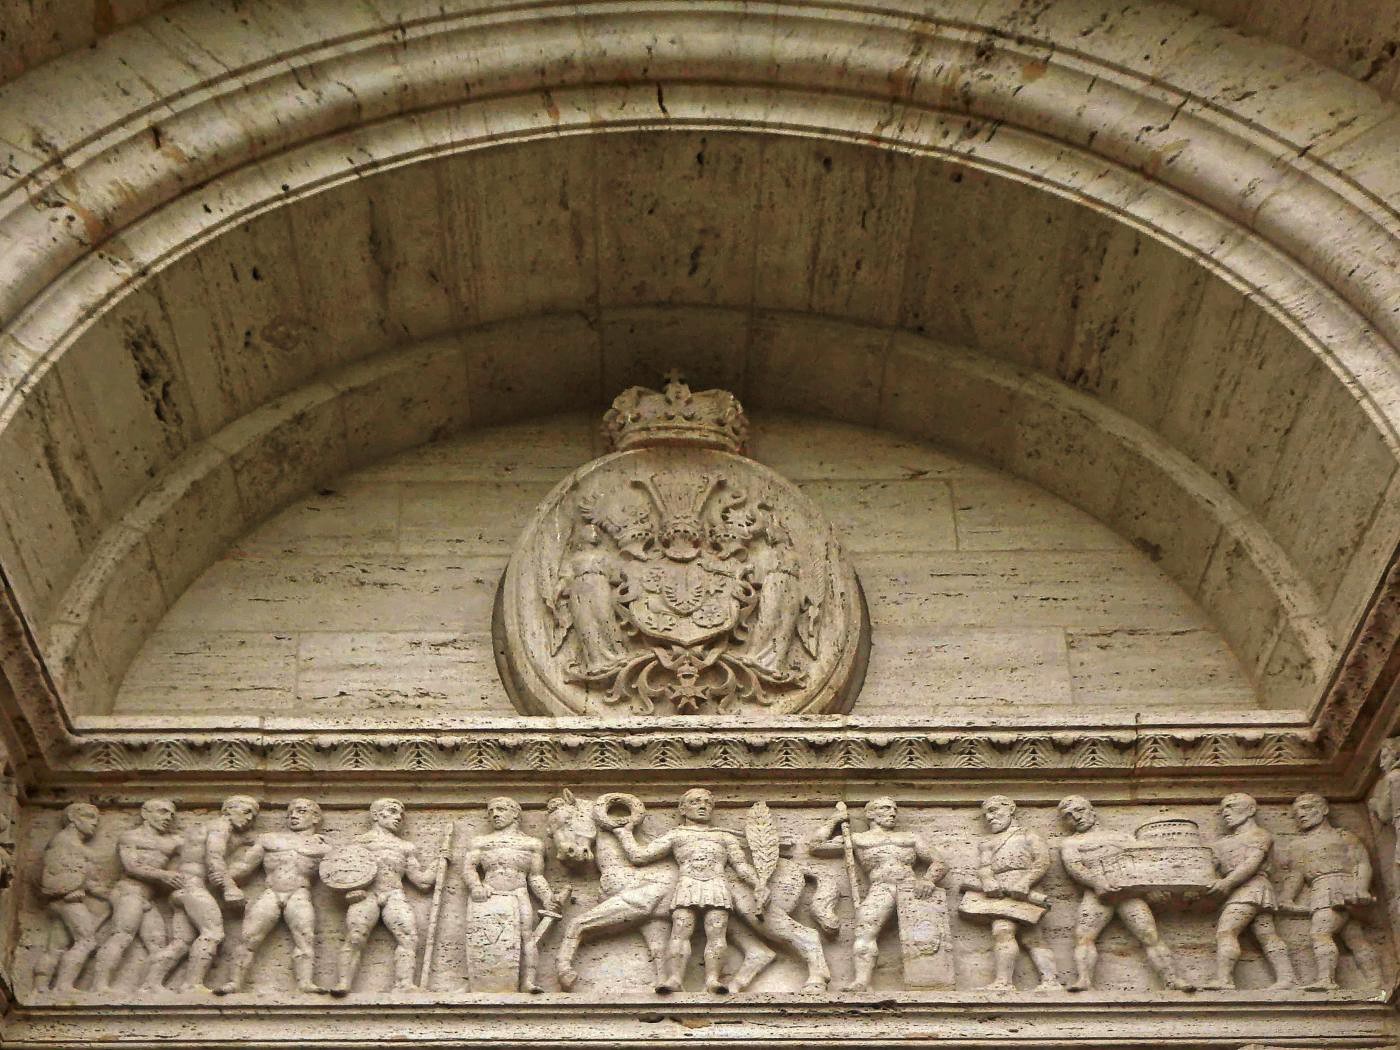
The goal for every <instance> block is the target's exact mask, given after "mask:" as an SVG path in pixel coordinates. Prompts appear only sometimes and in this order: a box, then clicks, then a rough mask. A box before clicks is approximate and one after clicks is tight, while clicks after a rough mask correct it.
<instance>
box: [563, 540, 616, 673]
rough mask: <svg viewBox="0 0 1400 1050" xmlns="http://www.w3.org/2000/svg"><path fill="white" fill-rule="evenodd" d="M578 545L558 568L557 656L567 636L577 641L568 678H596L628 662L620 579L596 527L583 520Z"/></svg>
mask: <svg viewBox="0 0 1400 1050" xmlns="http://www.w3.org/2000/svg"><path fill="white" fill-rule="evenodd" d="M575 534H576V535H577V537H578V541H577V544H578V545H577V546H576V547H575V548H574V549H573V551H572V552H571V553H570V554H569V555H568V556H567V558H566V559H565V561H564V564H563V565H562V566H561V567H560V573H559V582H558V585H557V586H556V587H555V591H554V595H553V599H552V601H551V602H550V611H551V612H552V613H553V615H554V622H555V627H556V629H555V633H554V647H553V649H552V650H551V651H552V652H554V653H557V652H559V649H560V647H561V646H563V644H564V642H565V640H566V639H567V638H568V636H569V632H570V631H573V632H574V633H575V635H576V636H577V638H578V649H579V656H578V658H577V659H576V660H574V661H572V662H571V663H570V665H569V673H570V674H572V675H576V676H577V677H579V678H585V679H587V678H596V677H599V676H604V675H607V674H610V673H612V672H614V671H616V670H618V669H619V668H620V667H621V666H622V665H623V664H625V663H626V662H627V650H626V640H625V639H624V638H623V636H622V628H621V627H620V626H619V624H618V622H617V612H616V604H617V590H616V588H617V586H618V585H619V584H621V582H622V574H621V573H620V572H619V571H618V569H617V567H616V566H615V565H614V564H613V558H612V556H611V555H610V554H609V553H608V551H607V550H606V549H604V547H603V546H602V544H603V536H602V533H601V532H599V530H598V527H597V526H596V525H594V524H592V523H590V522H588V521H584V522H583V523H582V524H581V525H580V526H579V528H578V529H576V530H575Z"/></svg>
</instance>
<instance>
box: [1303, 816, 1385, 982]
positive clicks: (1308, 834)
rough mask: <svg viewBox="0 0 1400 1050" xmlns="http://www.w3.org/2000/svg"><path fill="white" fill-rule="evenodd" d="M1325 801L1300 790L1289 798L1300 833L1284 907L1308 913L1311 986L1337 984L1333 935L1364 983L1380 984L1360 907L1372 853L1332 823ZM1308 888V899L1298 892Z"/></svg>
mask: <svg viewBox="0 0 1400 1050" xmlns="http://www.w3.org/2000/svg"><path fill="white" fill-rule="evenodd" d="M1328 810H1329V807H1328V805H1327V800H1326V799H1324V798H1323V797H1322V796H1321V795H1314V794H1304V795H1299V796H1298V797H1297V798H1296V799H1294V800H1293V819H1294V821H1295V822H1296V823H1297V825H1298V830H1299V831H1300V832H1302V834H1300V835H1299V836H1298V837H1297V838H1296V839H1294V840H1293V843H1292V847H1291V849H1290V852H1289V856H1290V864H1289V868H1290V870H1289V872H1288V874H1287V876H1286V877H1285V878H1284V881H1283V893H1282V897H1283V901H1282V907H1283V909H1284V910H1287V911H1291V912H1293V913H1295V914H1299V913H1301V914H1305V915H1309V916H1310V917H1311V920H1312V923H1311V933H1312V948H1313V958H1314V959H1315V960H1316V964H1317V972H1316V975H1315V976H1314V977H1313V979H1312V981H1311V982H1310V983H1309V984H1308V987H1309V988H1313V989H1319V990H1324V991H1327V990H1331V989H1334V988H1337V987H1338V984H1337V957H1338V955H1339V951H1338V948H1337V938H1338V937H1340V938H1341V941H1342V943H1343V944H1345V945H1346V947H1347V949H1348V950H1349V951H1350V952H1351V955H1352V958H1353V959H1354V960H1355V961H1356V966H1357V968H1358V969H1359V970H1360V971H1361V975H1362V978H1363V980H1365V982H1366V984H1367V985H1370V986H1375V985H1377V984H1379V983H1380V976H1381V974H1380V959H1379V957H1378V956H1377V954H1376V949H1375V948H1374V947H1372V945H1371V941H1370V938H1368V937H1367V936H1366V930H1365V928H1364V927H1363V926H1362V922H1361V918H1360V916H1359V914H1358V913H1359V912H1360V911H1361V910H1363V909H1364V908H1366V907H1367V906H1368V905H1370V904H1372V903H1373V902H1374V900H1375V898H1374V897H1372V896H1371V858H1370V856H1369V855H1368V854H1367V852H1366V847H1365V845H1364V844H1363V843H1362V841H1361V840H1360V839H1358V838H1357V837H1356V836H1355V835H1353V834H1352V833H1351V832H1350V831H1344V830H1342V829H1341V828H1338V827H1334V826H1333V824H1332V822H1331V821H1330V820H1329V819H1328ZM1304 889H1306V890H1307V892H1308V896H1307V898H1306V900H1299V894H1300V893H1302V892H1303V890H1304Z"/></svg>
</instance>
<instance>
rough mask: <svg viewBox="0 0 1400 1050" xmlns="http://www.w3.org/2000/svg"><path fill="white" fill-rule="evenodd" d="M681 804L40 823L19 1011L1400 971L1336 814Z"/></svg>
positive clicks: (387, 802)
mask: <svg viewBox="0 0 1400 1050" xmlns="http://www.w3.org/2000/svg"><path fill="white" fill-rule="evenodd" d="M725 794H726V795H728V793H725ZM539 798H540V796H536V799H537V800H538V799H539ZM653 798H654V801H653V802H652V803H651V809H650V810H649V809H648V806H647V804H645V803H644V802H643V801H642V799H641V798H640V797H639V796H637V795H634V794H631V793H627V792H616V791H615V792H607V793H604V794H602V795H601V796H599V797H597V798H584V797H581V796H578V795H575V794H574V793H573V792H572V791H567V790H564V791H560V792H559V793H558V794H555V795H553V796H552V797H549V798H548V799H547V801H545V802H543V803H540V802H539V801H536V802H535V803H534V804H532V805H531V806H529V807H522V805H521V804H520V802H519V801H518V800H517V799H515V798H512V797H506V796H498V797H494V798H490V799H488V800H486V801H485V802H484V804H471V805H469V806H468V809H467V811H466V815H465V816H463V815H461V812H460V811H458V810H442V809H424V810H415V812H414V815H413V818H412V823H411V826H409V822H408V820H407V819H406V813H407V807H406V806H405V804H404V803H403V802H401V801H400V800H398V799H392V798H381V799H377V800H375V801H374V802H372V803H370V804H369V806H368V817H369V827H368V828H367V829H366V828H365V825H364V819H365V818H364V816H363V814H364V813H365V810H364V808H362V806H363V804H360V806H358V807H357V806H354V805H351V804H348V803H340V804H338V805H337V806H336V807H335V809H333V810H326V811H323V807H322V806H321V805H319V804H318V803H317V802H315V801H313V800H311V799H306V798H300V799H294V800H291V801H290V802H288V803H287V804H286V806H285V808H281V809H280V810H279V811H278V812H277V813H276V814H274V813H272V812H264V811H262V809H261V807H260V806H259V805H258V802H257V801H256V800H255V799H253V798H251V797H248V796H244V795H233V796H230V797H229V798H227V799H226V800H225V801H224V803H223V804H222V806H221V807H220V808H219V809H218V810H217V811H215V812H212V813H210V812H208V811H201V810H198V809H187V807H186V806H185V805H184V804H181V805H180V806H179V807H178V808H177V805H176V803H175V802H173V801H171V800H169V799H164V798H152V799H148V800H146V801H145V802H144V803H143V804H142V805H141V806H140V808H139V812H137V813H135V814H131V813H130V812H129V811H122V812H108V813H105V814H103V813H100V812H99V811H98V809H97V808H96V807H94V806H92V805H90V804H88V803H82V802H79V803H71V804H68V805H67V806H65V807H63V808H62V809H61V810H44V811H36V817H37V818H38V819H37V820H36V823H37V825H39V826H40V828H41V831H40V832H39V833H38V835H39V837H37V838H36V839H35V840H34V841H30V840H28V839H26V840H25V841H22V842H21V843H20V844H19V850H18V852H17V863H18V865H19V871H20V873H21V874H22V875H30V876H32V877H28V878H21V879H20V880H18V881H17V884H18V885H22V886H25V887H28V890H27V892H25V893H24V894H23V901H22V905H23V906H22V915H21V918H22V921H21V924H20V928H21V933H22V936H21V944H20V947H21V951H20V953H19V956H20V959H21V960H22V961H23V963H24V966H23V967H22V968H21V970H22V972H23V973H24V974H25V975H26V977H27V984H25V985H24V987H23V988H22V989H21V991H22V994H27V995H29V996H35V995H37V996H50V997H58V998H60V999H63V998H72V997H74V996H78V997H82V996H86V995H97V996H101V997H102V999H103V1001H107V1002H141V1001H144V1000H146V999H148V998H150V997H153V996H154V997H162V996H172V995H174V996H190V995H194V996H198V995H201V994H205V993H207V991H208V990H209V989H210V988H213V989H215V990H217V991H219V992H220V993H223V994H224V995H225V996H227V997H228V998H227V999H226V1001H228V1002H231V1003H232V1002H237V1001H239V998H240V997H246V996H253V997H255V998H256V999H259V1000H262V999H268V998H269V997H270V998H272V999H280V998H285V997H287V996H297V995H311V994H319V993H322V992H323V991H330V992H332V993H334V994H337V995H349V996H356V997H371V998H373V997H386V996H387V997H389V998H390V999H392V998H393V997H395V996H404V995H409V996H411V995H415V994H419V993H421V992H424V991H433V992H434V993H435V994H453V993H461V994H467V995H483V994H484V995H505V996H510V995H519V994H527V993H541V992H544V993H554V994H572V995H578V996H582V997H584V998H587V997H589V996H593V997H596V996H599V995H605V996H615V995H632V996H637V995H640V996H648V995H657V994H661V995H672V994H675V993H690V994H701V995H711V996H716V995H736V994H739V995H741V994H744V993H746V992H748V991H750V990H756V991H761V992H764V993H766V994H794V995H803V996H824V995H854V996H861V995H865V994H869V993H882V992H884V991H903V992H926V993H930V994H933V993H947V992H956V991H962V990H967V991H972V990H978V989H984V988H985V989H989V990H990V991H992V992H995V993H997V994H1001V995H1019V994H1034V995H1037V996H1047V995H1048V996H1056V995H1066V996H1067V995H1070V994H1071V993H1072V992H1074V991H1076V990H1084V989H1088V988H1090V987H1091V986H1095V985H1098V986H1100V987H1102V986H1104V985H1107V986H1108V987H1110V988H1119V987H1124V986H1134V985H1135V986H1138V987H1141V988H1143V989H1147V988H1150V987H1152V986H1154V985H1155V986H1156V987H1157V988H1159V989H1161V990H1163V991H1164V992H1166V993H1172V994H1184V993H1188V992H1192V991H1193V989H1195V988H1197V987H1200V988H1201V989H1203V991H1202V992H1200V993H1197V994H1201V995H1210V994H1240V993H1239V992H1238V991H1237V989H1241V988H1245V989H1248V994H1251V995H1261V994H1274V993H1277V994H1299V993H1296V992H1292V991H1290V989H1292V988H1293V986H1294V985H1295V982H1296V981H1297V980H1298V975H1299V974H1301V975H1302V978H1303V983H1304V984H1305V987H1306V988H1307V989H1308V990H1309V991H1310V992H1312V993H1313V994H1319V995H1323V996H1328V995H1346V994H1353V993H1354V992H1364V991H1365V990H1366V989H1368V988H1375V987H1377V986H1378V984H1379V981H1380V979H1381V976H1382V973H1383V971H1384V969H1385V968H1386V967H1387V966H1392V965H1393V963H1392V962H1390V961H1389V960H1390V955H1389V944H1388V941H1387V940H1386V939H1385V938H1383V937H1380V936H1379V935H1378V934H1379V930H1378V928H1377V924H1376V922H1375V921H1374V917H1373V915H1372V911H1373V909H1372V904H1373V898H1372V896H1371V876H1372V872H1371V861H1370V856H1369V852H1368V849H1367V847H1366V845H1365V842H1364V840H1363V839H1362V838H1361V837H1360V836H1359V835H1357V834H1356V833H1355V832H1353V831H1352V830H1350V829H1349V828H1347V827H1343V826H1339V825H1338V824H1336V823H1334V822H1333V820H1332V817H1331V815H1330V813H1329V807H1328V805H1327V803H1326V802H1325V801H1324V800H1322V799H1321V798H1319V797H1318V796H1314V795H1303V796H1300V797H1299V798H1298V799H1297V800H1296V801H1295V802H1294V803H1293V805H1292V806H1291V807H1290V808H1289V809H1288V810H1287V811H1286V812H1285V811H1284V810H1282V809H1280V808H1278V807H1275V808H1274V809H1273V810H1272V811H1270V812H1268V813H1267V814H1266V813H1265V812H1264V807H1261V806H1259V805H1258V803H1256V802H1255V801H1254V799H1252V798H1250V797H1249V796H1247V795H1242V794H1234V795H1230V796H1227V797H1226V798H1225V799H1223V800H1222V801H1221V803H1220V805H1219V807H1218V810H1217V811H1216V812H1217V814H1218V816H1219V819H1220V821H1221V823H1222V824H1223V826H1224V833H1223V834H1221V835H1220V836H1218V837H1217V838H1215V839H1214V840H1212V841H1210V842H1207V841H1205V839H1204V838H1203V837H1202V835H1201V833H1200V830H1199V827H1200V824H1201V822H1204V821H1206V820H1209V819H1210V816H1211V814H1210V813H1209V812H1208V811H1205V810H1203V809H1202V808H1201V807H1195V808H1194V809H1193V810H1192V811H1191V812H1190V813H1177V812H1172V811H1164V810H1163V809H1162V807H1152V808H1151V809H1152V811H1151V812H1148V813H1146V814H1144V812H1143V810H1142V808H1140V807H1122V806H1118V807H1101V806H1100V807H1096V806H1095V805H1094V804H1093V803H1092V802H1090V801H1089V800H1088V799H1085V798H1082V797H1080V796H1069V797H1067V798H1065V799H1064V800H1062V801H1061V802H1060V804H1059V805H1058V806H1056V807H1050V806H1044V805H1040V806H1034V807H1031V806H1019V807H1018V805H1017V804H1016V802H1015V801H1014V800H1012V799H1011V798H1009V797H1006V796H992V797H990V798H988V799H986V800H985V802H984V803H982V805H981V806H980V807H979V808H977V809H976V810H975V811H974V809H973V808H972V807H968V806H966V805H963V806H960V807H949V806H946V805H938V804H933V803H927V802H917V803H915V802H906V803H904V804H902V805H901V804H900V803H899V802H897V801H896V800H895V799H893V798H890V797H883V796H877V797H874V798H871V799H869V800H868V801H867V802H865V803H864V804H863V806H862V808H861V814H860V816H861V817H863V818H864V819H863V820H860V819H859V818H853V815H852V813H851V812H850V811H848V810H847V809H846V806H845V804H844V803H840V804H838V805H837V807H836V809H835V810H834V811H831V810H827V811H826V812H825V813H823V812H822V810H821V809H820V808H819V807H820V800H819V799H813V800H810V801H808V802H806V803H802V804H798V803H792V802H780V801H777V800H774V801H773V802H772V803H771V804H770V803H769V802H768V801H765V800H760V801H756V802H752V803H746V802H741V801H735V800H733V796H732V795H728V798H729V801H727V802H725V803H723V804H721V802H720V800H719V798H718V796H717V792H715V791H712V790H711V789H709V788H699V787H697V788H691V789H688V790H681V791H677V792H675V793H674V794H671V793H664V792H663V793H659V794H656V795H654V796H653ZM1356 808H1357V807H1351V810H1355V809H1356ZM1105 814H1107V816H1105ZM1347 815H1348V817H1349V820H1350V821H1351V822H1354V819H1355V815H1356V814H1355V813H1352V812H1349V813H1348V814H1347ZM1144 816H1146V818H1147V819H1143V818H1144ZM263 825H267V826H263ZM327 825H330V826H329V827H327ZM1266 825H1269V827H1266ZM1270 827H1272V829H1274V830H1270ZM1130 828H1136V830H1135V831H1134V830H1129V829H1130ZM42 829H47V830H42ZM381 927H382V930H381ZM988 933H990V937H989V936H988ZM637 935H640V936H637ZM1246 937H1247V938H1248V943H1249V945H1250V946H1251V947H1252V946H1253V945H1257V947H1258V949H1259V952H1260V953H1262V954H1252V953H1251V952H1250V951H1247V950H1246V944H1245V938H1246ZM697 948H698V952H697ZM1343 960H1346V962H1345V965H1342V963H1343ZM1208 967H1209V968H1210V969H1211V970H1212V971H1213V972H1206V971H1207V969H1208ZM362 970H363V971H364V972H363V973H362V972H361V971H362ZM1241 976H1243V981H1241ZM1062 982H1063V983H1062ZM322 1001H323V1002H331V1000H322Z"/></svg>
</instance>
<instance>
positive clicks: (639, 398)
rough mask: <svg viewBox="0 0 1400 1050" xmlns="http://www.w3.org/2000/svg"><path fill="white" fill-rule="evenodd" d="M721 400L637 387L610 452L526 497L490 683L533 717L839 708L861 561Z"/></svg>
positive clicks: (857, 664)
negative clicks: (527, 517) (771, 465)
mask: <svg viewBox="0 0 1400 1050" xmlns="http://www.w3.org/2000/svg"><path fill="white" fill-rule="evenodd" d="M747 429H748V424H747V421H746V419H745V418H744V413H743V409H742V408H741V407H740V405H739V402H738V401H737V400H736V399H735V398H734V396H733V395H731V394H728V393H726V392H724V391H722V390H706V391H701V392H698V393H693V392H692V391H691V390H690V388H689V387H688V386H686V384H685V383H684V382H682V381H681V380H680V379H679V378H674V377H673V378H671V379H670V380H669V381H668V382H667V384H666V386H665V389H664V390H663V391H662V392H660V393H658V392H656V391H652V390H645V389H642V388H640V387H633V388H632V389H630V390H627V391H624V392H623V393H622V394H621V395H619V397H618V398H617V400H616V401H614V403H613V407H612V409H611V410H610V411H609V412H608V414H607V416H606V417H605V419H604V430H605V432H606V433H607V435H608V437H609V438H610V440H611V442H612V445H613V447H614V448H615V449H616V450H617V451H615V452H613V453H612V454H610V455H607V456H604V457H602V458H601V459H596V460H594V461H592V462H591V463H588V464H585V465H584V466H582V467H580V468H579V469H578V470H576V471H574V473H573V474H571V475H570V476H569V477H568V478H567V479H566V480H565V481H564V482H563V483H562V484H560V485H559V486H558V487H557V488H555V490H554V491H553V492H551V493H550V494H549V496H548V497H547V498H546V499H545V501H544V503H543V504H542V505H541V506H540V507H539V508H538V510H537V511H536V513H535V515H534V517H533V519H532V520H531V522H530V524H529V525H528V526H527V527H526V529H525V532H524V535H523V536H522V537H521V539H520V541H519V543H518V544H517V546H516V549H515V552H514V554H513V555H512V557H511V562H510V566H509V568H508V569H507V572H506V577H505V580H504V582H503V584H502V589H501V594H500V596H499V601H498V606H497V610H496V622H495V634H496V643H497V645H496V648H497V656H498V661H499V663H500V666H501V672H502V678H503V679H504V680H505V682H506V683H507V687H508V689H509V690H510V692H511V695H512V698H513V699H514V701H515V703H516V705H517V706H518V707H520V708H521V709H522V710H524V711H526V712H528V713H532V714H541V713H545V714H566V715H567V714H600V713H607V712H615V713H619V714H633V715H649V714H653V713H656V714H696V713H699V714H706V713H709V714H713V713H730V712H734V711H737V710H740V709H742V708H751V709H755V710H769V711H773V712H775V713H793V712H818V711H832V710H844V709H845V708H846V707H848V706H849V704H850V702H851V700H852V699H853V698H854V695H855V692H856V690H857V689H858V688H859V686H860V681H861V677H862V675H863V674H864V668H865V658H866V653H867V651H868V648H869V640H868V626H867V621H866V615H865V607H864V601H863V599H862V597H861V592H860V585H859V583H858V581H857V580H856V575H855V570H854V569H853V568H852V566H851V563H850V560H849V559H848V558H847V557H846V554H845V552H844V551H843V550H842V548H841V545H840V543H839V542H838V540H837V538H836V535H835V533H834V532H833V530H832V528H831V526H830V525H829V524H827V523H826V522H825V521H824V520H823V519H822V517H821V515H820V514H819V512H818V511H817V510H816V508H815V507H813V506H812V504H811V503H810V502H809V501H808V500H807V498H806V497H805V496H803V495H802V493H801V492H799V491H798V490H797V489H796V487H794V486H793V485H792V484H790V483H789V482H787V481H785V480H784V479H783V478H781V477H779V476H778V475H777V474H775V473H773V472H772V471H771V470H769V469H768V468H766V467H763V466H761V465H760V464H758V463H755V462H754V461H753V460H751V459H748V458H746V457H745V456H743V455H741V454H740V450H741V449H742V447H743V445H744V441H745V439H746V435H747Z"/></svg>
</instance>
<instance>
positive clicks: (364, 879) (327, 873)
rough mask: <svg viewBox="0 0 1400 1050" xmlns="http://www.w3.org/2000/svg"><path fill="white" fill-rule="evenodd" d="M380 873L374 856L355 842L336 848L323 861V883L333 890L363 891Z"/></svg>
mask: <svg viewBox="0 0 1400 1050" xmlns="http://www.w3.org/2000/svg"><path fill="white" fill-rule="evenodd" d="M378 873H379V864H378V862H376V861H375V859H374V854H372V853H371V852H370V851H369V850H367V849H365V848H364V847H363V846H361V845H359V844H358V843H354V842H349V843H343V844H341V845H338V846H336V847H335V848H334V849H332V850H331V852H330V853H328V854H326V856H325V858H324V859H322V861H321V881H322V882H324V883H325V884H326V885H327V886H329V887H330V888H331V889H333V890H341V891H345V892H348V891H350V890H362V889H364V888H365V887H366V886H368V885H369V884H370V883H372V882H373V881H374V877H375V875H377V874H378Z"/></svg>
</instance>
